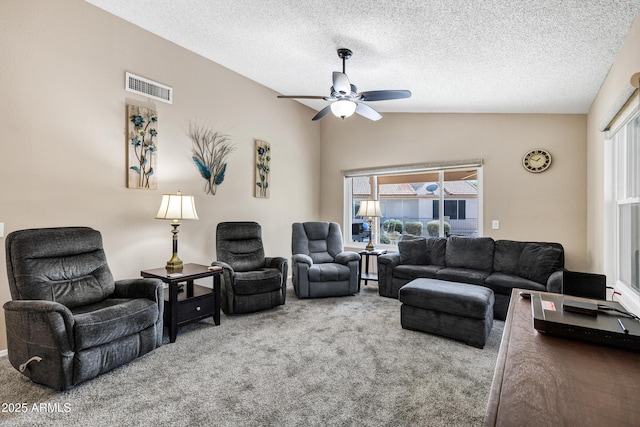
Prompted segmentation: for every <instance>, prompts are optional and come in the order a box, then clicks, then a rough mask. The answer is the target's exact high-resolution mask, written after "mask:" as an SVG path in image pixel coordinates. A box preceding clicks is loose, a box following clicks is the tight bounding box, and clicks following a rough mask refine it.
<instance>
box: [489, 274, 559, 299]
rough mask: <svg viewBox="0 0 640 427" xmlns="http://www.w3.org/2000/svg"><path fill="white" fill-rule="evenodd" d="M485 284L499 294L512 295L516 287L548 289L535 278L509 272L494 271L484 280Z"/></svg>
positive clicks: (535, 289) (536, 289)
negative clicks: (530, 278)
mask: <svg viewBox="0 0 640 427" xmlns="http://www.w3.org/2000/svg"><path fill="white" fill-rule="evenodd" d="M484 285H485V286H486V287H487V288H489V289H491V290H493V292H494V293H496V294H499V295H511V291H512V290H513V289H514V288H520V289H531V290H533V291H542V292H545V291H546V290H547V288H546V286H544V285H541V284H540V283H538V282H534V281H533V280H529V279H525V278H523V277H520V276H515V275H513V274H507V273H492V274H491V275H490V276H489V277H487V278H486V279H485V280H484Z"/></svg>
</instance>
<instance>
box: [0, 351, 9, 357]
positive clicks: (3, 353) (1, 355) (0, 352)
mask: <svg viewBox="0 0 640 427" xmlns="http://www.w3.org/2000/svg"><path fill="white" fill-rule="evenodd" d="M7 354H8V353H7V350H0V357H4V356H6V355H7Z"/></svg>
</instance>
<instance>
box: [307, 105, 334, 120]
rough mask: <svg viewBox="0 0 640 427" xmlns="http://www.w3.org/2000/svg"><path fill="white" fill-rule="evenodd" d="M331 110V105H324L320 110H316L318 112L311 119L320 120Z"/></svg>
mask: <svg viewBox="0 0 640 427" xmlns="http://www.w3.org/2000/svg"><path fill="white" fill-rule="evenodd" d="M330 112H331V105H327V106H326V107H324V108H323V109H322V110H320V111H318V114H316V115H315V116H314V117H313V119H311V120H313V121H315V120H320V119H322V118H323V117H324V116H326V115H327V114H329V113H330Z"/></svg>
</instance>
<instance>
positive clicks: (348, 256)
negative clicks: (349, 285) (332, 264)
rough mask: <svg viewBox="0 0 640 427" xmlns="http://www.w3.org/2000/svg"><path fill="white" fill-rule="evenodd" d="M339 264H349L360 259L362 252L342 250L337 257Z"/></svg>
mask: <svg viewBox="0 0 640 427" xmlns="http://www.w3.org/2000/svg"><path fill="white" fill-rule="evenodd" d="M335 260H336V262H337V263H338V264H344V265H347V264H349V263H350V262H351V261H360V254H359V253H356V252H348V251H347V252H340V253H339V254H338V255H336V258H335Z"/></svg>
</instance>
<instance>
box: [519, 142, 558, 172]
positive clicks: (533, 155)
mask: <svg viewBox="0 0 640 427" xmlns="http://www.w3.org/2000/svg"><path fill="white" fill-rule="evenodd" d="M522 166H524V168H525V169H526V170H528V171H529V172H534V173H537V172H544V171H546V170H547V169H549V166H551V154H549V152H548V151H547V150H545V149H544V148H534V149H533V150H531V151H529V152H528V153H527V154H525V155H524V157H523V158H522Z"/></svg>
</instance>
